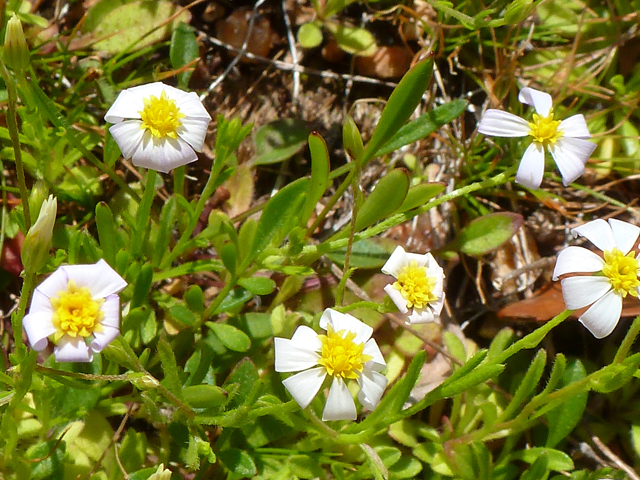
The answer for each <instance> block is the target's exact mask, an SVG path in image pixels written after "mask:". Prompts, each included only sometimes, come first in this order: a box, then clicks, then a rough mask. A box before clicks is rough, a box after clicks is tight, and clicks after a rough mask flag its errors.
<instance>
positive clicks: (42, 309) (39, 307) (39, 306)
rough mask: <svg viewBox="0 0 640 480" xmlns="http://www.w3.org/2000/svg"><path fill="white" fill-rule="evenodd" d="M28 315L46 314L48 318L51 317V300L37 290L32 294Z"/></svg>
mask: <svg viewBox="0 0 640 480" xmlns="http://www.w3.org/2000/svg"><path fill="white" fill-rule="evenodd" d="M65 291H66V288H65ZM29 313H46V314H47V315H49V316H50V317H51V316H53V305H51V299H50V298H49V297H47V296H46V295H45V294H44V293H42V292H41V291H40V290H39V289H37V288H36V290H35V291H34V292H33V297H32V298H31V306H30V307H29Z"/></svg>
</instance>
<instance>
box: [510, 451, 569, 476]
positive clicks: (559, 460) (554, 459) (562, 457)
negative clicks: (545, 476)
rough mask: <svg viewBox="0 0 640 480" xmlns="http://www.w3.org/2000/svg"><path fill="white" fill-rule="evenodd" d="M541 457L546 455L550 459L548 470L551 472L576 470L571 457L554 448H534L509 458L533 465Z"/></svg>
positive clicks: (515, 453)
mask: <svg viewBox="0 0 640 480" xmlns="http://www.w3.org/2000/svg"><path fill="white" fill-rule="evenodd" d="M541 455H546V456H547V458H548V459H549V466H548V468H549V469H550V470H554V471H556V472H560V471H563V470H573V469H574V468H575V465H574V464H573V460H571V457H570V456H569V455H567V454H566V453H564V452H561V451H560V450H554V449H553V448H545V447H532V448H528V449H526V450H520V451H518V452H514V453H512V454H511V455H509V458H511V459H514V460H522V461H523V462H527V463H531V464H533V462H535V461H536V460H537V459H538V457H540V456H541Z"/></svg>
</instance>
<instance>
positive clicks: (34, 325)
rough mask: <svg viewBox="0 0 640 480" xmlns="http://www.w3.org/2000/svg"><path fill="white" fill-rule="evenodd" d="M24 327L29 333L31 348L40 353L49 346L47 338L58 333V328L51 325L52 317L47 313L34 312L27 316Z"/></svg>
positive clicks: (23, 322)
mask: <svg viewBox="0 0 640 480" xmlns="http://www.w3.org/2000/svg"><path fill="white" fill-rule="evenodd" d="M22 327H23V328H24V331H25V332H26V333H27V338H28V339H29V343H30V344H31V348H33V349H34V350H36V351H38V352H39V351H40V350H42V349H43V348H45V347H46V346H47V344H48V343H49V340H47V337H48V336H49V335H51V334H53V333H55V332H56V327H54V326H53V324H52V323H51V315H50V314H47V313H45V312H34V313H30V314H28V315H25V317H24V319H23V321H22Z"/></svg>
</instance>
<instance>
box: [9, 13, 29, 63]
mask: <svg viewBox="0 0 640 480" xmlns="http://www.w3.org/2000/svg"><path fill="white" fill-rule="evenodd" d="M3 56H4V63H6V64H7V66H8V67H9V68H11V69H12V70H14V71H22V70H24V69H26V68H27V67H28V66H29V56H30V55H29V46H28V45H27V40H26V39H25V38H24V32H23V31H22V22H20V19H19V18H18V17H16V14H15V13H14V14H13V16H12V17H11V18H10V19H9V21H8V22H7V30H6V33H5V36H4V47H3Z"/></svg>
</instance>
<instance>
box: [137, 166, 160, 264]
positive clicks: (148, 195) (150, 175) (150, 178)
mask: <svg viewBox="0 0 640 480" xmlns="http://www.w3.org/2000/svg"><path fill="white" fill-rule="evenodd" d="M157 174H158V172H156V171H155V170H147V180H146V182H145V184H144V193H143V196H142V200H141V201H140V206H139V208H138V214H137V215H136V230H135V232H133V236H132V237H131V255H132V256H133V257H134V258H135V257H137V256H138V255H139V254H140V252H141V251H142V243H143V237H144V233H145V232H146V231H147V226H148V225H149V215H150V213H151V204H152V203H153V197H154V196H155V193H156V176H157Z"/></svg>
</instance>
